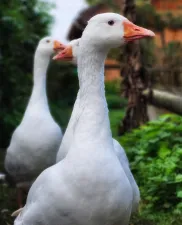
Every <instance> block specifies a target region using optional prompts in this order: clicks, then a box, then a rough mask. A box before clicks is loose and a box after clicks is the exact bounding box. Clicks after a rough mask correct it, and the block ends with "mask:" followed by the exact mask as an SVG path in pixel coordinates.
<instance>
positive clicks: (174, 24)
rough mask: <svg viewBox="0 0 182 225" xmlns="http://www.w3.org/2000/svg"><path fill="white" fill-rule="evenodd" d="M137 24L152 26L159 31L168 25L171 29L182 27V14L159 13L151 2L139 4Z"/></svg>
mask: <svg viewBox="0 0 182 225" xmlns="http://www.w3.org/2000/svg"><path fill="white" fill-rule="evenodd" d="M136 13H137V16H136V18H137V24H139V25H140V26H147V27H151V28H153V29H155V30H157V31H159V32H161V31H162V30H164V28H166V27H168V28H171V29H181V28H182V15H178V17H176V16H174V15H172V14H171V13H165V14H159V13H158V12H157V11H156V9H155V8H154V7H153V6H152V5H151V4H140V5H137V10H136Z"/></svg>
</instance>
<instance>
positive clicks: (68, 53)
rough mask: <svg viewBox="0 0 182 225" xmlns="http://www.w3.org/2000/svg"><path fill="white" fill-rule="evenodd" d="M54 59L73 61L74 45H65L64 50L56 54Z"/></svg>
mask: <svg viewBox="0 0 182 225" xmlns="http://www.w3.org/2000/svg"><path fill="white" fill-rule="evenodd" d="M53 59H54V60H62V61H72V60H73V51H72V46H71V45H69V46H67V47H65V48H64V50H63V51H61V52H59V53H58V54H57V55H55V56H54V57H53Z"/></svg>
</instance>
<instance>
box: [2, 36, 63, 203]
mask: <svg viewBox="0 0 182 225" xmlns="http://www.w3.org/2000/svg"><path fill="white" fill-rule="evenodd" d="M54 48H57V49H62V48H63V46H62V45H61V44H60V43H59V42H57V41H54V40H53V39H52V38H51V37H46V38H43V39H42V40H41V41H40V42H39V44H38V47H37V49H36V52H35V56H34V71H33V74H34V80H33V90H32V94H31V97H30V100H29V103H28V106H27V108H26V111H25V113H24V116H23V119H22V121H21V123H20V125H19V126H18V127H17V128H16V130H15V131H14V133H13V135H12V138H11V142H10V145H9V147H8V149H7V153H6V157H5V168H6V170H7V172H8V173H9V174H10V175H11V176H12V178H13V179H14V181H15V182H16V186H17V188H18V204H19V207H22V205H23V203H22V189H28V188H29V187H30V185H31V183H32V182H33V181H34V179H35V178H36V177H37V176H38V175H39V174H40V173H41V172H42V171H43V170H44V169H46V168H47V167H49V166H51V165H53V164H54V163H55V161H56V154H57V151H58V149H59V146H60V143H61V140H62V131H61V129H60V127H59V126H58V124H57V123H56V122H55V121H54V119H53V118H52V116H51V113H50V110H49V106H48V100H47V94H46V72H47V67H48V65H49V62H50V58H51V56H52V54H53V53H54Z"/></svg>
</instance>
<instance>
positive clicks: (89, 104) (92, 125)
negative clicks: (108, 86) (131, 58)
mask: <svg viewBox="0 0 182 225" xmlns="http://www.w3.org/2000/svg"><path fill="white" fill-rule="evenodd" d="M106 55H107V51H96V50H95V48H93V49H92V48H84V44H83V46H80V54H79V58H78V74H79V84H80V90H79V115H78V122H77V126H76V129H75V133H74V135H75V137H76V138H77V137H78V138H81V140H93V139H100V140H101V141H102V139H104V140H107V139H108V140H109V138H108V137H111V131H110V123H109V117H108V108H107V103H106V99H105V90H104V77H103V76H104V74H103V68H104V61H105V58H106Z"/></svg>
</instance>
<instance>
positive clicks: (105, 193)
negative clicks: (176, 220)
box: [15, 13, 154, 225]
mask: <svg viewBox="0 0 182 225" xmlns="http://www.w3.org/2000/svg"><path fill="white" fill-rule="evenodd" d="M131 27H132V28H131ZM135 27H136V26H135V25H134V24H132V26H131V23H130V22H129V21H128V20H127V19H126V18H124V17H122V16H120V15H118V14H114V13H106V14H101V15H97V16H95V17H93V18H92V19H91V20H90V21H89V23H88V25H87V27H86V29H85V31H84V32H83V36H82V38H81V41H80V46H79V47H80V50H79V55H78V74H79V82H80V96H79V99H80V102H79V107H80V109H81V108H82V110H80V112H79V115H78V121H77V125H76V127H75V134H74V139H73V141H72V146H71V148H70V150H69V152H68V154H67V155H66V157H65V158H64V160H62V161H61V162H59V163H57V164H55V165H54V166H52V167H50V168H48V169H46V170H45V171H44V172H43V173H41V175H40V176H39V177H38V178H37V180H36V181H35V182H34V184H33V185H32V187H31V189H30V191H29V194H28V198H27V203H26V205H25V207H24V208H23V210H22V212H21V213H20V214H19V216H18V217H17V219H16V220H15V225H23V224H24V225H30V224H31V225H36V224H39V225H45V224H47V225H50V224H51V225H58V224H61V225H73V224H75V225H86V224H87V225H103V224H105V225H106V224H107V225H127V224H128V222H129V219H130V214H131V206H132V198H133V194H132V189H131V186H130V183H129V181H128V178H127V177H126V175H125V173H124V171H123V169H122V167H121V164H120V162H119V160H118V158H117V156H116V154H115V153H114V149H113V148H114V147H113V140H112V135H111V131H110V124H109V117H108V109H107V104H106V99H105V94H104V83H103V78H102V76H101V70H102V68H103V65H104V60H105V58H106V55H107V53H108V51H109V49H110V48H112V47H117V46H119V45H121V44H122V43H123V42H124V39H132V38H133V39H134V37H135V39H137V38H139V37H140V38H141V36H142V37H143V36H153V35H154V34H153V33H152V32H151V31H148V30H145V29H143V31H142V28H140V31H139V30H138V31H136V30H134V28H135ZM136 28H137V29H139V28H138V27H136ZM129 31H130V32H129ZM131 31H132V32H131Z"/></svg>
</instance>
